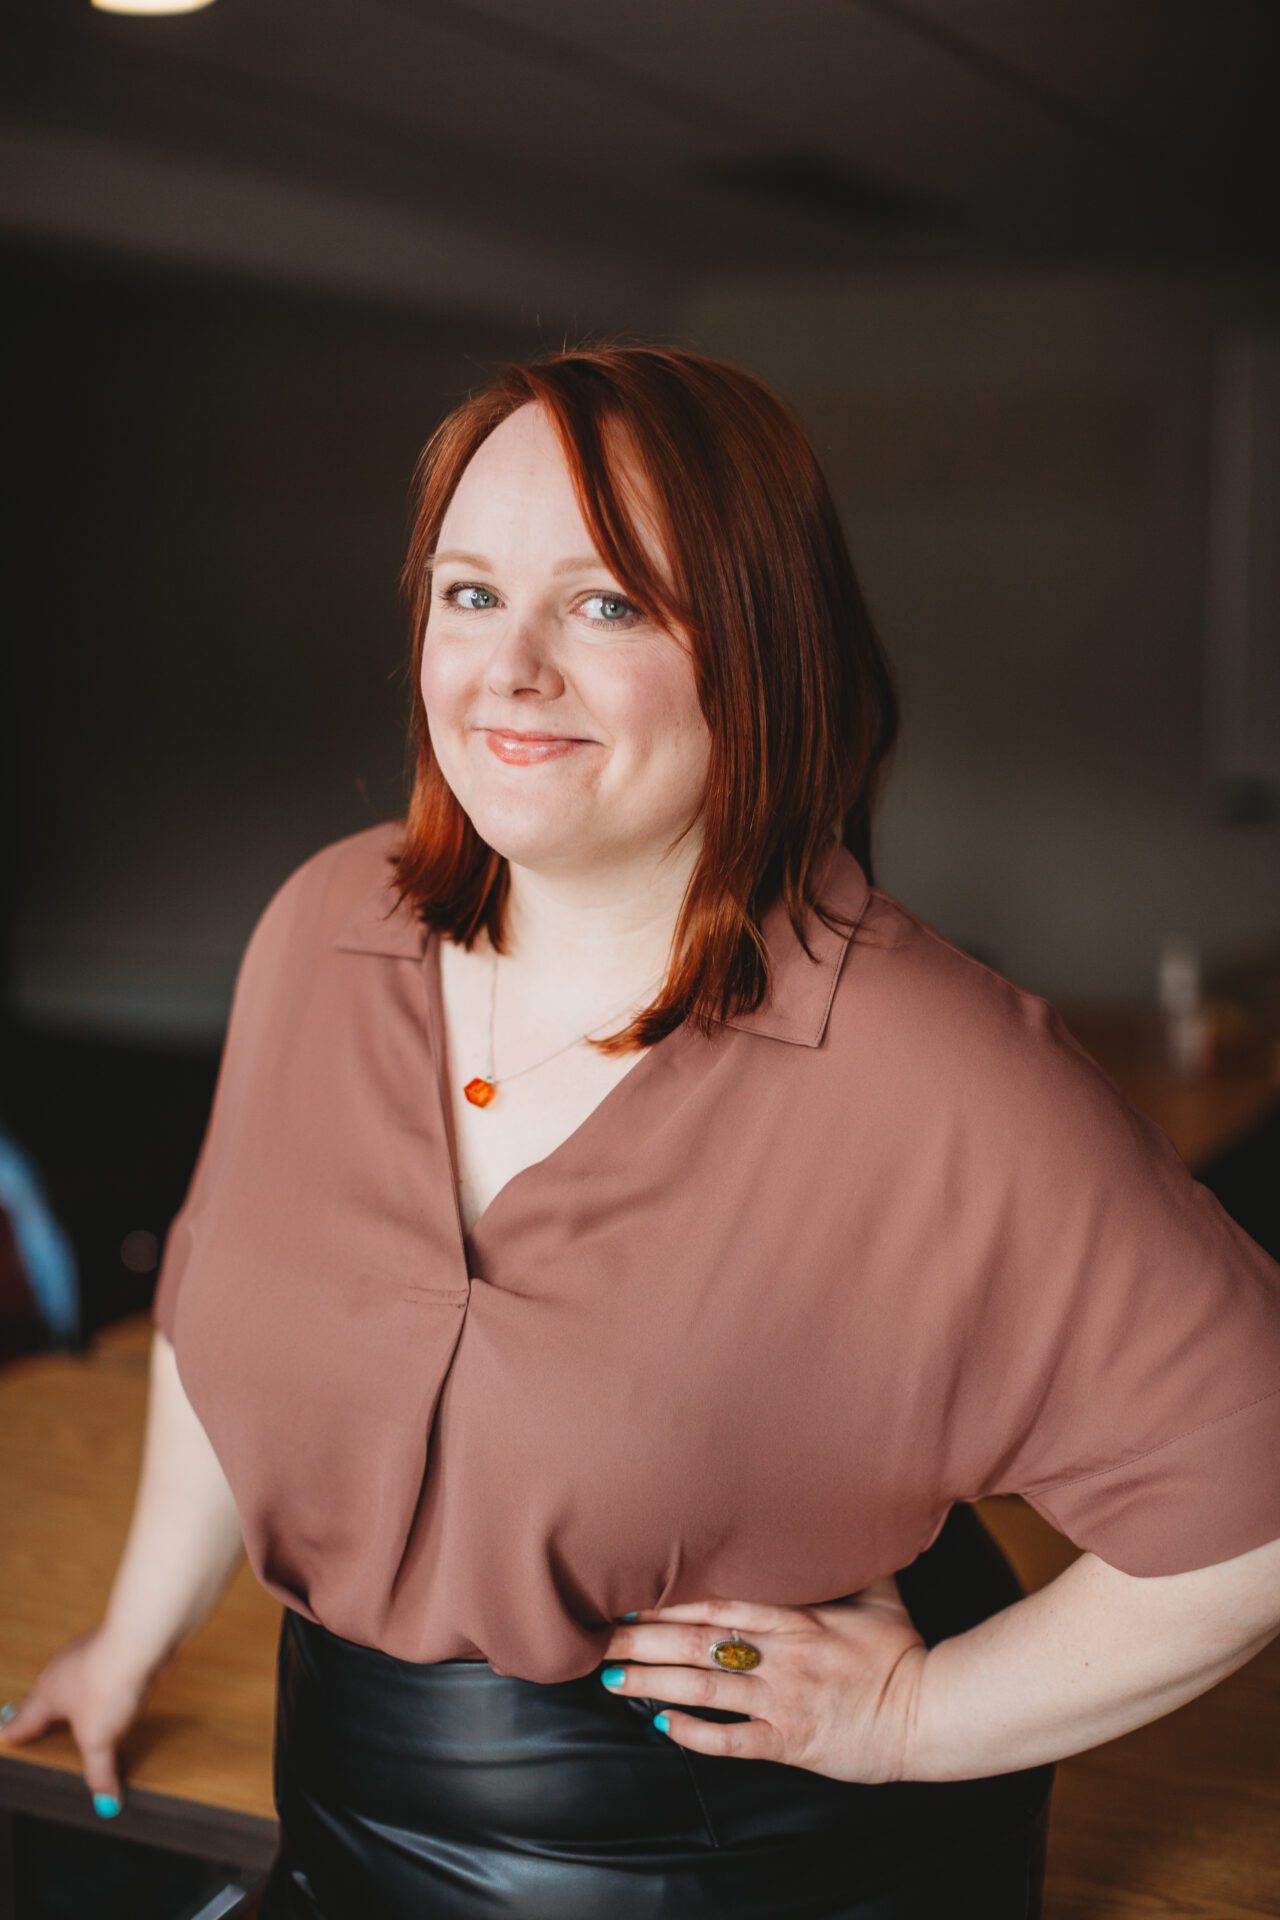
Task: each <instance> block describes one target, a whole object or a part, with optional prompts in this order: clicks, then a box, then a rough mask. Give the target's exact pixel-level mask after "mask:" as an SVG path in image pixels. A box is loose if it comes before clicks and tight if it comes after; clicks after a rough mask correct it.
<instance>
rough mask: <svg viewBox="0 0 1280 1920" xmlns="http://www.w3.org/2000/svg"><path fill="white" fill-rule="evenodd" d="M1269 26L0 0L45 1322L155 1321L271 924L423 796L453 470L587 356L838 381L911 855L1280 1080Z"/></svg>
mask: <svg viewBox="0 0 1280 1920" xmlns="http://www.w3.org/2000/svg"><path fill="white" fill-rule="evenodd" d="M1278 51H1280V18H1278V16H1277V12H1276V10H1275V9H1274V8H1273V7H1271V6H1269V5H1265V4H1250V3H1249V0H1213V3H1212V4H1209V3H1207V0H1204V3H1202V0H1153V3H1152V4H1144V3H1143V0H643V3H642V0H609V4H608V5H607V6H601V5H599V4H588V3H587V0H536V4H535V3H534V0H359V4H357V0H257V3H256V4H254V5H252V6H250V5H247V4H244V3H243V0H214V4H206V5H204V6H202V7H199V8H196V9H195V10H193V11H189V12H186V13H182V14H178V15H176V16H175V15H166V14H164V13H159V14H156V13H155V12H154V9H153V8H152V7H151V6H148V7H146V8H145V9H144V10H140V11H132V12H129V13H121V12H116V11H108V10H106V9H104V8H101V7H94V6H92V5H90V4H88V0H9V4H8V6H7V8H6V10H5V21H4V47H3V62H2V63H0V113H2V115H3V120H2V125H0V147H2V150H3V161H4V164H3V167H2V168H0V259H2V260H3V266H4V269H5V274H6V294H5V306H6V311H7V314H8V316H9V320H10V325H11V333H10V339H11V346H10V350H9V365H10V369H11V372H12V374H13V379H12V380H11V382H10V386H11V402H12V405H11V426H10V447H11V459H10V471H11V478H12V482H13V504H12V507H11V516H12V517H11V522H10V524H11V527H12V529H13V532H14V536H15V537H14V539H13V542H12V546H11V566H10V580H11V583H13V585H14V586H15V587H16V591H14V592H12V593H11V599H10V608H11V617H10V621H9V635H8V641H7V645H6V682H5V693H4V719H3V752H2V755H0V766H2V768H3V775H2V777H3V780H4V789H5V791H4V801H5V805H4V814H3V818H4V829H3V833H4V839H3V868H2V874H0V974H2V979H0V989H2V1001H3V1013H2V1016H0V1017H2V1020H3V1045H4V1078H3V1082H2V1083H0V1102H2V1103H3V1111H4V1116H5V1123H6V1124H5V1129H4V1130H5V1133H6V1134H7V1136H8V1138H9V1140H10V1142H11V1143H12V1145H11V1150H10V1155H9V1158H8V1159H7V1160H4V1161H0V1182H3V1183H4V1184H3V1186H0V1192H3V1193H5V1194H6V1195H7V1197H8V1215H9V1220H10V1224H11V1229H12V1226H13V1222H14V1220H15V1218H17V1219H19V1220H20V1219H21V1218H22V1217H23V1215H24V1210H25V1214H26V1218H27V1224H26V1225H25V1226H24V1227H21V1228H20V1229H19V1236H18V1237H19V1238H21V1237H22V1234H23V1233H24V1232H25V1234H26V1235H27V1239H28V1242H29V1248H28V1256H27V1258H28V1263H29V1264H32V1263H33V1264H34V1265H35V1267H36V1269H37V1271H38V1274H39V1277H40V1288H39V1297H40V1299H41V1301H42V1302H43V1303H44V1307H45V1311H44V1313H43V1315H42V1316H41V1318H42V1319H43V1321H44V1323H45V1325H46V1327H48V1328H49V1330H50V1331H55V1332H57V1331H62V1332H64V1333H70V1332H72V1331H73V1330H80V1331H83V1330H84V1329H85V1328H92V1327H93V1326H95V1325H97V1324H100V1323H101V1322H102V1321H104V1320H105V1319H109V1318H111V1317H113V1316H115V1315H117V1314H119V1313H122V1312H125V1311H128V1310H132V1309H135V1308H136V1307H137V1306H138V1304H139V1303H140V1302H144V1301H145V1300H146V1299H147V1297H148V1296H149V1290H150V1286H151V1284H152V1281H153V1279H154V1269H155V1260H156V1257H157V1253H158V1247H159V1243H160V1242H161V1240H162V1238H163V1233H164V1229H165V1227H166V1224H167V1220H168V1218H169V1216H170V1214H171V1213H172V1210H173V1208H174V1206H175V1205H176V1203H177V1198H179V1197H180V1193H179V1188H180V1186H181V1185H182V1184H183V1183H184V1181H185V1178H186V1176H187V1174H188V1173H189V1171H190V1164H191V1159H192V1157H193V1153H194V1148H195V1144H196V1142H197V1140H198V1135H199V1131H200V1127H201V1125H202V1123H203V1118H204V1113H205V1110H206V1108H207V1101H208V1093H209V1088H210V1085H211V1076H212V1073H213V1070H214V1068H215V1066H216V1055H217V1048H218V1044H219V1042H220V1039H221V1035H222V1029H223V1024H224V1021H225V1018H226V1012H227V1007H228V1003H229V996H230V989H231V982H232V977H233V973H234V969H235V965H236V961H237V959H238V956H239V953H240V950H241V948H242V946H243V943H244V940H245V937H246V936H247V933H248V930H249V928H250V926H251V925H252V923H253V921H254V919H255V917H256V915H257V913H258V912H259V911H260V910H261V908H262V906H263V904H264V903H265V900H266V898H267V897H268V895H269V894H270V892H271V891H272V890H273V889H274V887H275V886H276V885H277V884H278V883H279V881H280V880H281V879H282V878H283V876H284V875H285V873H286V872H287V871H288V870H289V869H290V868H291V867H292V866H293V865H295V864H296V863H297V862H298V861H300V860H301V859H303V858H305V857H306V855H307V854H309V853H310V852H312V851H313V850H314V849H315V848H316V847H318V846H319V845H321V844H322V843H323V842H325V841H326V840H328V839H330V838H333V837H335V836H337V835H339V834H343V833H346V832H350V831H354V830H355V829H357V828H359V827H362V826H364V825H366V824H368V823H370V822H371V821H372V820H374V819H378V818H384V817H388V816H389V815H392V814H394V813H396V812H398V811H399V808H400V805H401V801H402V796H403V793H404V783H403V767H404V758H405V756H404V744H403V716H404V713H405V702H406V695H405V684H404V673H403V663H404V659H405V656H406V650H407V639H406V634H405V629H404V621H403V617H402V613H401V609H400V606H399V602H398V599H397V593H396V573H397V569H398V567H399V564H400V561H401V558H402V554H403V549H404V542H405V537H406V532H407V527H408V486H409V478H410V473H411V470H412V466H413V462H414V459H415V456H416V454H417V452H418V449H419V448H420V446H421V445H422V443H423V441H424V440H425V439H426V437H427V435H428V434H429V432H430V431H431V429H432V427H433V426H434V424H435V422H436V421H437V419H438V418H439V417H440V415H441V414H442V413H443V412H444V411H445V410H446V409H447V408H448V407H450V406H451V405H452V404H453V403H454V402H455V401H456V400H457V399H459V398H460V397H461V396H462V394H463V393H464V392H465V391H466V389H467V387H468V386H469V385H471V384H474V383H475V382H476V381H478V380H479V379H481V378H483V376H484V373H485V370H486V368H487V367H488V366H489V365H490V364H492V362H493V360H494V359H496V358H498V357H500V356H505V355H518V356H528V355H531V354H534V353H536V352H539V351H542V350H544V349H546V348H548V347H551V346H555V345H558V344H560V343H561V342H562V341H563V340H564V339H565V338H568V339H570V340H573V339H578V338H584V337H589V336H590V335H592V334H593V333H600V332H607V331H609V330H612V329H623V330H626V331H628V332H631V333H634V334H637V335H640V336H650V337H661V338H665V339H670V340H676V341H679V342H681V343H684V344H688V345H692V346H695V347H697V348H698V349H700V350H702V351H705V352H708V353H712V354H716V355H720V356H723V357H727V358H730V359H733V360H736V361H740V362H741V363H743V364H744V365H746V366H748V367H750V368H752V369H753V370H755V371H756V372H758V373H760V374H761V375H763V376H764V377H765V378H766V379H768V380H769V381H771V382H772V383H774V384H775V385H776V387H777V388H778V389H779V390H780V391H781V392H782V393H783V395H784V396H785V397H786V398H787V399H788V400H789V401H790V402H791V403H792V404H793V406H794V407H795V408H796V409H797V411H798V412H799V414H800V416H801V418H802V420H803V422H804V424H805V426H806V427H807V429H808V431H809V433H810V435H811V436H812V438H813V440H814V442H815V444H816V446H817V448H818V451H819V454H820V456H821V458H822V460H823V462H824V464H825V467H826V470H827V473H828V475H829V477H830V480H831V483H832V486H833V488H834V490H835V493H836V496H837V499H838V502H839V505H840V508H841V511H842V513H843V516H844V519H845V524H846V527H847V531H848V535H849V539H850V543H851V546H852V550H853V554H854V560H855V564H856V565H857V567H858V569H859V572H860V575H861V578H862V581H863V585H864V588H865V591H866V594H867V597H868V599H869V601H870V604H871V607H872V611H873V614H874V616H875V618H876V619H877V622H878V624H879V627H880V630H881V633H882V635H883V638H884V640H885V643H886V645H887V647H888V649H889V651H890V653H891V655H892V657H893V659H894V661H895V663H896V665H897V668H898V671H899V673H900V676H901V679H902V683H903V693H904V705H905V727H904V738H903V743H902V747H901V749H900V752H899V755H898V759H897V763H896V768H895V771H894V775H893V779H892V782H891V785H890V788H889V792H888V797H887V802H886V806H885V809H884V812H883V815H882V818H881V830H880V837H879V846H878V862H877V878H878V880H879V883H880V884H881V885H882V886H884V887H886V888H887V889H888V890H889V891H891V892H893V893H896V894H897V895H898V896H899V897H900V898H902V899H903V900H904V901H905V902H906V904H907V905H908V906H910V907H911V908H912V909H913V910H914V911H916V912H918V913H921V914H923V915H924V917H925V918H926V919H928V920H930V921H931V922H932V923H933V924H934V925H936V926H938V927H939V928H940V929H941V930H942V931H943V932H944V933H945V934H946V935H947V936H948V937H949V938H951V939H953V940H955V941H956V942H957V943H959V944H961V945H963V946H965V947H966V948H968V949H969V950H970V951H972V952H975V953H977V954H978V955H979V956H980V957H982V958H984V959H987V960H989V961H990V962H991V963H992V964H994V965H996V966H998V967H999V968H1000V969H1001V970H1002V971H1005V972H1007V973H1009V974H1010V975H1011V976H1012V977H1013V978H1015V979H1016V980H1018V981H1019V982H1020V983H1022V984H1023V985H1026V986H1028V987H1030V988H1032V989H1034V990H1035V991H1037V992H1041V993H1045V994H1047V995H1048V996H1049V997H1050V998H1052V999H1054V1000H1055V1001H1056V1002H1058V1003H1059V1004H1060V1005H1061V1006H1062V1007H1063V1010H1064V1012H1065V1011H1068V1010H1069V1011H1071V1012H1073V1013H1075V1014H1076V1015H1077V1017H1078V1018H1079V1020H1080V1022H1081V1024H1082V1027H1083V1024H1084V1023H1085V1021H1086V1020H1088V1019H1092V1020H1093V1022H1094V1025H1093V1027H1091V1028H1090V1033H1091V1036H1092V1037H1093V1038H1095V1040H1097V1042H1098V1044H1099V1046H1100V1047H1101V1046H1103V1045H1106V1044H1109V1045H1110V1046H1111V1048H1112V1054H1113V1055H1114V1058H1115V1060H1116V1062H1117V1064H1118V1063H1119V1061H1120V1053H1124V1057H1125V1059H1126V1060H1128V1061H1129V1068H1128V1069H1126V1070H1132V1071H1134V1072H1141V1071H1146V1070H1152V1071H1154V1070H1155V1069H1156V1068H1157V1067H1158V1066H1159V1064H1160V1061H1159V1058H1158V1057H1153V1053H1152V1049H1153V1047H1155V1048H1156V1049H1158V1050H1160V1049H1162V1050H1163V1055H1164V1056H1166V1057H1167V1058H1168V1059H1169V1061H1170V1062H1171V1063H1172V1064H1174V1065H1180V1068H1181V1071H1180V1073H1179V1074H1178V1075H1177V1076H1175V1077H1177V1078H1178V1079H1180V1080H1181V1081H1182V1082H1183V1083H1185V1082H1186V1081H1187V1080H1188V1079H1189V1078H1190V1079H1193V1078H1194V1077H1195V1075H1196V1074H1197V1072H1202V1071H1205V1070H1212V1069H1213V1068H1214V1067H1215V1066H1216V1068H1217V1069H1218V1070H1219V1074H1220V1073H1221V1070H1222V1069H1223V1068H1225V1067H1226V1066H1227V1065H1230V1064H1233V1063H1234V1064H1235V1065H1236V1066H1237V1067H1240V1066H1241V1060H1240V1056H1242V1055H1244V1056H1248V1058H1247V1059H1246V1060H1245V1062H1244V1070H1245V1071H1246V1072H1247V1073H1256V1072H1257V1071H1258V1070H1259V1069H1260V1070H1261V1073H1262V1075H1263V1079H1264V1081H1265V1076H1266V1074H1267V1071H1268V1068H1269V1067H1270V1068H1274V1033H1272V1040H1271V1046H1270V1051H1269V1052H1268V1048H1267V1040H1266V1027H1267V1022H1268V1020H1270V1021H1271V1022H1272V1023H1274V1021H1275V1019H1276V1017H1277V1011H1278V1006H1280V986H1278V985H1277V978H1276V972H1277V964H1278V959H1280V637H1278V635H1277V622H1278V620H1280V224H1278V223H1277V222H1276V219H1275V205H1276V202H1275V197H1274V188H1275V178H1276V169H1275V160H1276V148H1277V142H1278V134H1277V126H1278V124H1280V122H1278V116H1277V113H1276V99H1275V84H1274V76H1275V73H1276V71H1277V66H1276V61H1275V56H1276V54H1277V52H1278ZM1215 996H1216V997H1215ZM1162 999H1163V1002H1164V1004H1165V1006H1166V1016H1165V1030H1164V1031H1162V1032H1161V1033H1160V1034H1158V1035H1157V1036H1156V1038H1155V1039H1154V1040H1152V1038H1151V1036H1150V1035H1149V1034H1148V1035H1145V1036H1144V1035H1141V1034H1139V1032H1138V1025H1140V1024H1141V1023H1140V1022H1139V1023H1137V1024H1135V1019H1136V1016H1137V1015H1138V1014H1139V1013H1140V1012H1141V1011H1142V1010H1146V1011H1147V1012H1153V1011H1156V1010H1158V1008H1159V1006H1160V1005H1161V1003H1162ZM1170 1022H1172V1023H1173V1025H1174V1028H1175V1030H1174V1031H1173V1032H1172V1033H1170V1032H1169V1031H1168V1030H1167V1029H1168V1026H1169V1023H1170ZM1099 1023H1102V1024H1099ZM1104 1028H1105V1031H1106V1033H1107V1034H1109V1036H1110V1038H1109V1040H1103V1039H1101V1038H1099V1035H1101V1034H1102V1033H1103V1031H1104ZM1126 1036H1127V1037H1126ZM1126 1048H1127V1049H1128V1051H1127V1052H1125V1049H1126ZM1135 1048H1136V1049H1138V1054H1137V1057H1134V1050H1135ZM1116 1049H1120V1053H1117V1052H1116ZM1108 1057H1109V1059H1110V1058H1111V1057H1112V1056H1108ZM1184 1090H1185V1088H1184ZM1235 1091H1236V1093H1237V1094H1239V1095H1240V1102H1239V1112H1237V1107H1236V1105H1233V1104H1232V1100H1231V1096H1230V1094H1229V1093H1228V1094H1227V1095H1222V1093H1221V1088H1219V1092H1218V1094H1217V1095H1215V1096H1214V1097H1215V1098H1216V1099H1218V1100H1219V1101H1221V1099H1223V1098H1225V1099H1226V1103H1227V1107H1228V1109H1229V1111H1228V1112H1227V1114H1226V1116H1225V1120H1226V1131H1228V1132H1230V1131H1235V1132H1236V1133H1238V1132H1239V1131H1240V1129H1239V1127H1238V1126H1237V1124H1236V1122H1237V1120H1238V1119H1239V1118H1240V1116H1241V1115H1244V1116H1245V1117H1246V1118H1247V1119H1248V1120H1249V1121H1250V1122H1251V1121H1252V1120H1253V1119H1254V1118H1255V1117H1256V1114H1255V1107H1256V1100H1255V1095H1256V1093H1257V1086H1256V1085H1252V1090H1251V1091H1250V1092H1249V1093H1247V1094H1245V1093H1243V1092H1242V1091H1241V1089H1240V1088H1239V1087H1237V1088H1236V1090H1235ZM1180 1111H1181V1113H1182V1115H1183V1121H1182V1124H1184V1125H1187V1126H1190V1127H1194V1126H1196V1125H1197V1124H1201V1125H1203V1127H1204V1129H1205V1137H1204V1139H1203V1140H1202V1139H1201V1138H1199V1137H1197V1138H1196V1139H1194V1140H1193V1141H1192V1142H1191V1144H1192V1146H1193V1148H1194V1150H1195V1151H1196V1152H1197V1154H1198V1155H1199V1157H1200V1158H1201V1159H1203V1158H1204V1151H1205V1149H1206V1148H1208V1149H1213V1148H1216V1147H1219V1146H1221V1145H1223V1144H1225V1140H1224V1138H1223V1126H1222V1125H1221V1124H1219V1120H1220V1116H1219V1115H1218V1114H1217V1110H1216V1109H1215V1118H1214V1123H1213V1124H1212V1125H1210V1124H1208V1122H1207V1121H1204V1120H1203V1103H1202V1105H1201V1107H1195V1106H1194V1104H1188V1102H1187V1101H1186V1100H1184V1101H1183V1105H1182V1108H1181V1109H1180ZM1196 1113H1201V1114H1202V1120H1201V1122H1197V1121H1196V1120H1195V1119H1194V1117H1193V1116H1194V1115H1195V1114H1196ZM33 1163H34V1164H33ZM37 1180H40V1181H42V1183H43V1187H44V1200H45V1202H46V1204H47V1206H48V1208H49V1210H50V1211H52V1212H53V1213H55V1214H56V1216H57V1217H58V1219H59V1220H60V1221H61V1222H62V1223H63V1224H64V1226H65V1227H66V1229H67V1230H68V1232H69V1234H70V1244H69V1245H67V1246H61V1247H60V1246H59V1245H58V1243H57V1237H56V1235H50V1234H49V1233H48V1232H47V1231H46V1232H45V1233H44V1234H43V1235H41V1234H40V1233H39V1232H38V1231H37V1230H36V1229H35V1228H33V1227H32V1225H31V1224H30V1222H31V1221H32V1220H34V1219H35V1218H36V1217H37V1213H38V1202H39V1196H38V1195H34V1194H33V1192H32V1188H33V1183H34V1182H35V1181H37ZM37 1241H39V1242H40V1244H39V1245H37V1244H36V1243H37ZM12 1258H13V1256H12V1251H11V1254H10V1262H11V1264H12ZM73 1262H74V1265H75V1269H76V1277H75V1279H74V1280H73V1278H72V1275H71V1273H70V1270H69V1269H70V1267H71V1265H72V1263H73ZM13 1292H14V1288H13V1284H12V1283H10V1286H9V1293H8V1296H7V1297H9V1298H10V1299H11V1300H12V1295H13ZM19 1317H21V1316H19ZM19 1337H20V1335H19V1329H17V1328H11V1342H12V1340H16V1339H18V1338H19ZM30 1337H31V1338H33V1339H37V1340H38V1339H40V1338H42V1337H43V1334H42V1331H41V1328H39V1327H36V1326H34V1325H33V1326H32V1327H31V1329H30Z"/></svg>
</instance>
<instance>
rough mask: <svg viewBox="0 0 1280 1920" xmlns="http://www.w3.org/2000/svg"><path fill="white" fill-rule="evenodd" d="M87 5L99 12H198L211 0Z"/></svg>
mask: <svg viewBox="0 0 1280 1920" xmlns="http://www.w3.org/2000/svg"><path fill="white" fill-rule="evenodd" d="M89 5H90V6H91V7H96V8H97V9H98V12H99V13H145V14H161V13H199V11H200V9H201V7H211V6H212V5H213V0H89Z"/></svg>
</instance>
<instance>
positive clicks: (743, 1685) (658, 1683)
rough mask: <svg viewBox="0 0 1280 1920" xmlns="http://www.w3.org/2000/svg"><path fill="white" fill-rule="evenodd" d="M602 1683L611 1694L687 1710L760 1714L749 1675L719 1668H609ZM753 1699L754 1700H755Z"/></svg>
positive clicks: (758, 1699) (758, 1690)
mask: <svg viewBox="0 0 1280 1920" xmlns="http://www.w3.org/2000/svg"><path fill="white" fill-rule="evenodd" d="M600 1683H601V1685H602V1686H603V1687H604V1688H605V1690H606V1692H608V1693H624V1694H625V1693H630V1694H636V1695H639V1696H640V1698H642V1699H645V1700H664V1701H665V1700H680V1701H682V1702H683V1703H684V1705H685V1706H687V1707H720V1708H723V1710H724V1711H725V1712H726V1713H752V1712H758V1711H759V1707H760V1697H761V1696H760V1688H759V1684H758V1683H757V1684H756V1685H754V1686H753V1685H752V1676H751V1675H750V1674H746V1673H722V1672H721V1670H720V1668H719V1667H701V1668H699V1667H651V1666H641V1665H640V1664H638V1663H637V1664H636V1665H634V1666H623V1665H620V1664H613V1665H610V1666H607V1667H606V1668H605V1670H604V1672H603V1673H602V1674H601V1676H600ZM753 1696H754V1697H753Z"/></svg>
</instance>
